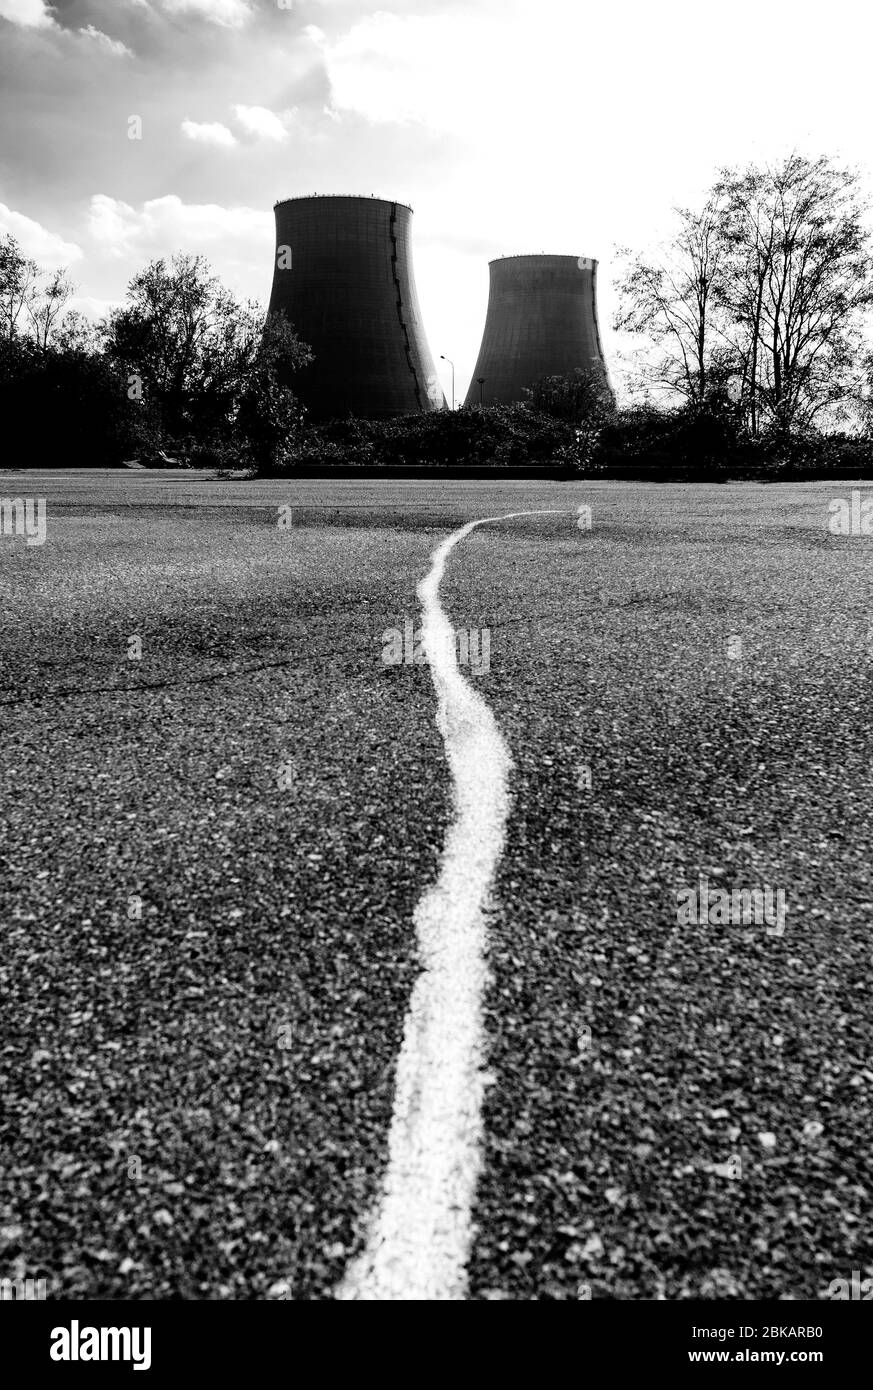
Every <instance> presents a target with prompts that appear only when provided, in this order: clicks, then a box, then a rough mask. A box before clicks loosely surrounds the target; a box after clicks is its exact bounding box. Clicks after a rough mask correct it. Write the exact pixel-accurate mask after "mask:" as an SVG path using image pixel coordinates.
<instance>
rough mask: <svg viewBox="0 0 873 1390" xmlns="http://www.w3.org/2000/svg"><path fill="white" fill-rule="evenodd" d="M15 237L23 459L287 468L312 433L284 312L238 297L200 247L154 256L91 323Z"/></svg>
mask: <svg viewBox="0 0 873 1390" xmlns="http://www.w3.org/2000/svg"><path fill="white" fill-rule="evenodd" d="M73 293H74V290H73V286H72V285H71V284H70V282H69V280H68V279H67V277H66V275H65V274H64V273H63V272H57V273H54V274H47V273H45V272H41V271H40V268H39V267H38V266H37V265H36V264H35V263H34V262H33V261H32V260H30V259H29V258H28V257H26V256H25V255H23V253H22V251H21V249H20V247H19V246H18V244H17V243H16V241H15V240H14V238H12V237H10V236H7V237H6V238H5V239H4V241H2V242H0V410H2V415H3V420H4V424H5V433H6V439H7V455H8V461H9V462H10V463H13V464H15V465H17V466H18V467H25V468H26V467H45V466H46V465H49V464H50V465H52V466H55V467H71V466H98V467H111V466H117V465H118V464H120V463H122V462H124V461H127V460H132V459H139V460H140V461H141V462H143V463H145V464H147V465H153V466H160V465H164V466H167V465H169V464H171V463H181V464H184V465H189V466H194V467H197V466H219V467H222V466H223V467H227V468H249V469H252V470H260V471H270V470H274V469H277V468H280V467H282V466H283V464H284V463H285V462H286V456H287V454H288V451H289V449H290V447H291V446H292V444H293V442H294V441H295V439H296V438H297V436H298V434H299V433H300V432H301V430H302V428H303V412H302V410H301V408H300V405H299V403H298V401H297V399H296V397H295V395H294V393H293V391H292V390H291V387H290V385H289V380H288V374H289V372H293V371H294V370H295V369H296V368H297V367H299V366H302V365H304V364H305V363H307V362H309V361H310V360H311V353H310V352H309V350H308V348H306V347H305V345H304V344H302V343H301V342H300V341H299V340H298V338H297V337H296V335H295V334H294V332H293V330H292V329H291V327H290V326H289V325H288V324H287V323H286V322H285V320H284V319H282V318H280V317H278V316H271V317H269V318H267V319H265V316H264V313H263V311H262V310H261V308H260V307H259V306H258V305H257V304H255V303H253V302H251V301H242V300H239V299H237V298H236V297H235V296H234V295H233V294H231V292H230V291H229V290H227V289H225V288H224V287H223V286H222V285H221V284H220V283H219V281H218V279H217V278H216V277H215V276H214V275H213V274H212V272H211V271H210V269H209V266H208V264H207V262H206V261H205V260H204V258H203V257H200V256H182V255H180V256H176V257H174V258H173V260H172V261H171V262H170V263H169V264H168V263H167V262H166V261H164V260H156V261H153V262H152V263H151V264H150V265H148V266H146V267H145V269H144V270H142V271H140V272H139V274H137V275H135V276H134V278H133V279H132V280H131V282H130V284H129V286H128V289H127V299H126V302H125V304H124V305H123V306H121V307H120V308H118V309H116V310H114V311H113V312H112V313H111V314H109V315H108V316H107V317H106V318H105V319H104V320H103V321H102V322H101V323H99V324H92V323H91V322H89V321H88V320H87V319H85V318H84V317H83V316H82V315H81V314H79V313H76V312H75V311H72V310H70V309H69V308H68V303H69V300H70V298H71V297H72V295H73Z"/></svg>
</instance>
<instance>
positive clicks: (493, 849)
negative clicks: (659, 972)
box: [335, 511, 555, 1302]
mask: <svg viewBox="0 0 873 1390" xmlns="http://www.w3.org/2000/svg"><path fill="white" fill-rule="evenodd" d="M542 515H555V513H554V512H553V511H549V512H509V513H507V515H506V516H499V517H498V516H489V517H482V518H481V519H480V520H479V521H470V522H468V523H467V525H466V526H462V527H461V528H460V529H459V530H458V531H453V532H452V534H451V535H450V536H449V537H448V538H447V539H446V540H444V541H443V543H442V544H441V545H440V546H438V547H437V549H436V550H435V551H434V553H433V556H432V564H431V568H430V570H429V572H428V574H427V575H426V576H425V578H424V579H423V580H422V581H421V583H420V584H419V586H418V596H419V598H420V599H421V604H422V611H423V628H422V633H423V642H424V646H425V650H426V652H427V655H428V659H429V662H430V668H431V674H432V677H433V683H434V687H435V689H436V693H437V716H436V719H437V727H438V728H439V730H440V733H441V734H442V736H443V741H444V743H445V747H446V756H447V758H448V762H449V767H450V770H451V774H452V782H453V793H454V818H453V820H452V824H451V826H450V828H449V831H448V834H447V837H446V843H445V846H444V848H443V856H442V863H441V866H440V872H439V877H438V878H437V881H436V883H435V884H434V886H433V887H432V888H430V889H428V891H427V892H426V893H425V894H424V896H423V897H422V898H421V900H420V901H419V903H418V906H417V907H416V909H415V914H414V921H415V926H416V930H417V938H418V949H419V955H420V958H421V963H422V965H423V967H424V969H423V973H422V974H421V975H420V976H419V978H418V980H417V981H416V984H415V987H414V989H413V992H412V997H411V1000H410V1004H409V1009H408V1011H407V1015H406V1021H405V1024H404V1032H403V1046H402V1048H401V1051H400V1056H399V1059H398V1062H397V1076H396V1082H395V1095H394V1111H393V1115H392V1120H391V1130H390V1134H389V1139H388V1169H387V1172H386V1175H385V1179H384V1183H383V1188H382V1196H381V1199H380V1202H379V1204H378V1206H377V1209H376V1211H375V1213H374V1215H373V1217H372V1219H371V1222H370V1230H369V1238H368V1241H367V1246H366V1249H365V1250H364V1252H363V1254H362V1255H361V1256H359V1258H358V1259H356V1260H355V1261H353V1263H352V1264H351V1265H350V1266H349V1268H348V1270H347V1271H346V1274H345V1278H344V1279H343V1281H342V1283H341V1284H340V1286H339V1288H338V1289H337V1291H336V1295H335V1297H336V1298H338V1299H344V1300H351V1299H369V1300H377V1301H379V1302H385V1301H394V1300H400V1299H413V1300H428V1301H431V1300H441V1301H442V1300H456V1299H463V1298H464V1297H465V1295H466V1291H467V1268H466V1267H467V1259H468V1256H469V1253H470V1244H471V1240H472V1226H471V1212H472V1206H473V1198H474V1196H475V1191H476V1183H477V1180H478V1177H479V1166H480V1149H481V1142H480V1141H481V1134H482V1121H481V1114H482V1097H483V1092H484V1087H485V1082H484V1077H483V1073H482V1063H483V1060H484V1038H483V1028H482V998H483V994H484V991H485V986H486V984H487V981H488V971H487V967H486V964H485V952H486V944H487V943H486V926H485V913H486V908H487V905H488V895H489V892H490V888H491V884H492V881H493V878H494V872H495V869H496V867H497V863H498V861H499V859H500V855H501V852H502V850H503V840H504V831H505V828H506V821H507V818H508V815H509V804H510V803H509V772H510V769H511V766H512V761H511V758H510V755H509V750H508V748H507V747H506V744H505V743H504V741H503V739H502V737H501V735H500V731H499V729H498V727H497V722H496V720H495V719H494V716H493V714H492V713H491V710H490V709H489V707H488V705H487V704H486V703H485V701H484V700H483V699H482V697H481V696H480V695H478V694H477V692H476V691H475V690H474V689H473V688H472V686H470V685H469V684H468V683H467V681H466V680H465V679H464V677H463V676H462V675H461V673H460V671H459V670H458V663H457V660H456V657H455V642H454V634H453V631H452V628H451V625H450V623H449V620H448V618H447V617H446V614H445V613H444V612H443V610H442V608H441V607H440V602H439V587H440V581H441V579H442V577H443V573H444V571H445V567H446V561H447V560H448V557H449V555H450V554H451V552H452V550H453V549H454V547H455V546H456V545H457V544H458V542H459V541H462V540H463V539H464V537H465V536H468V535H469V534H470V532H471V531H472V530H474V528H475V527H477V526H483V525H485V524H486V523H487V522H494V521H506V520H508V519H509V518H510V517H517V516H542Z"/></svg>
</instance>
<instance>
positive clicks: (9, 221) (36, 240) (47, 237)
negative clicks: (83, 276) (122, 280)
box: [0, 203, 82, 270]
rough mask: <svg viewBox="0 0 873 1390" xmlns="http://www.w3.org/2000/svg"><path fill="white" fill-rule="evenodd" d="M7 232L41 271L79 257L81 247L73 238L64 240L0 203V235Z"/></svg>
mask: <svg viewBox="0 0 873 1390" xmlns="http://www.w3.org/2000/svg"><path fill="white" fill-rule="evenodd" d="M7 232H9V233H10V234H11V235H12V236H14V237H15V240H16V241H17V242H18V244H19V246H20V247H21V249H22V251H23V252H24V253H25V255H26V256H32V257H33V259H34V260H35V261H38V262H39V264H40V265H41V266H42V267H43V269H45V270H59V269H60V267H61V266H65V265H70V264H71V262H73V261H79V260H81V259H82V248H81V247H80V246H77V245H76V243H75V242H74V241H64V240H63V238H62V237H59V236H57V235H56V233H55V232H50V231H49V230H48V228H46V227H43V226H42V224H41V223H40V222H34V220H33V218H32V217H25V215H24V213H23V212H13V210H12V208H8V207H7V206H6V204H5V203H0V236H4V235H5V234H6V233H7Z"/></svg>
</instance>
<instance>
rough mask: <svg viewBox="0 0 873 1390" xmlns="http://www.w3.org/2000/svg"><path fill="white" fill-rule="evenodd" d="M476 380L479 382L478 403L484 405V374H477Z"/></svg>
mask: <svg viewBox="0 0 873 1390" xmlns="http://www.w3.org/2000/svg"><path fill="white" fill-rule="evenodd" d="M476 380H477V382H478V383H479V404H480V405H484V404H485V378H484V376H477V378H476Z"/></svg>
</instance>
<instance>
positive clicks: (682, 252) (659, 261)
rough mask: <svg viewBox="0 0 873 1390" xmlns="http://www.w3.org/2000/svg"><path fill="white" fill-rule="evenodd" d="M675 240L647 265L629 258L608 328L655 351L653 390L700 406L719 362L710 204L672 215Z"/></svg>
mask: <svg viewBox="0 0 873 1390" xmlns="http://www.w3.org/2000/svg"><path fill="white" fill-rule="evenodd" d="M676 216H677V218H678V228H677V231H676V234H675V236H674V237H673V238H672V240H671V241H670V242H669V243H668V244H667V245H665V246H663V247H662V248H661V250H660V252H659V254H658V255H657V256H656V257H655V258H654V259H647V258H646V257H644V256H637V257H635V258H634V259H633V260H632V261H631V263H630V265H629V267H628V269H627V271H626V273H625V275H624V277H623V279H622V281H621V283H620V284H619V287H618V290H619V309H618V312H617V313H616V315H615V320H614V327H615V328H616V329H617V330H619V331H624V332H629V333H635V334H640V335H643V336H645V337H647V338H648V339H649V340H650V341H651V342H652V343H653V344H654V345H655V348H656V349H657V351H658V354H659V355H658V357H657V360H656V361H655V362H654V364H653V366H652V368H651V370H650V373H649V375H650V379H651V384H652V385H653V386H655V387H656V388H657V389H660V390H665V391H667V392H668V393H670V394H673V395H676V394H678V395H679V396H681V397H682V398H683V399H684V400H685V401H687V402H691V403H700V402H701V401H703V400H704V399H705V398H706V394H707V391H708V390H709V386H710V376H711V373H712V371H713V369H714V368H715V367H717V366H718V362H719V358H718V353H719V330H718V323H717V318H718V309H719V302H720V300H719V287H720V282H721V276H722V267H723V261H724V250H725V248H724V242H723V239H722V236H721V229H722V214H721V208H720V205H719V201H718V198H717V197H715V196H712V197H710V198H708V199H707V201H706V203H705V205H704V207H703V209H702V210H701V211H700V212H692V211H691V210H689V209H688V208H680V209H677V211H676Z"/></svg>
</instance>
